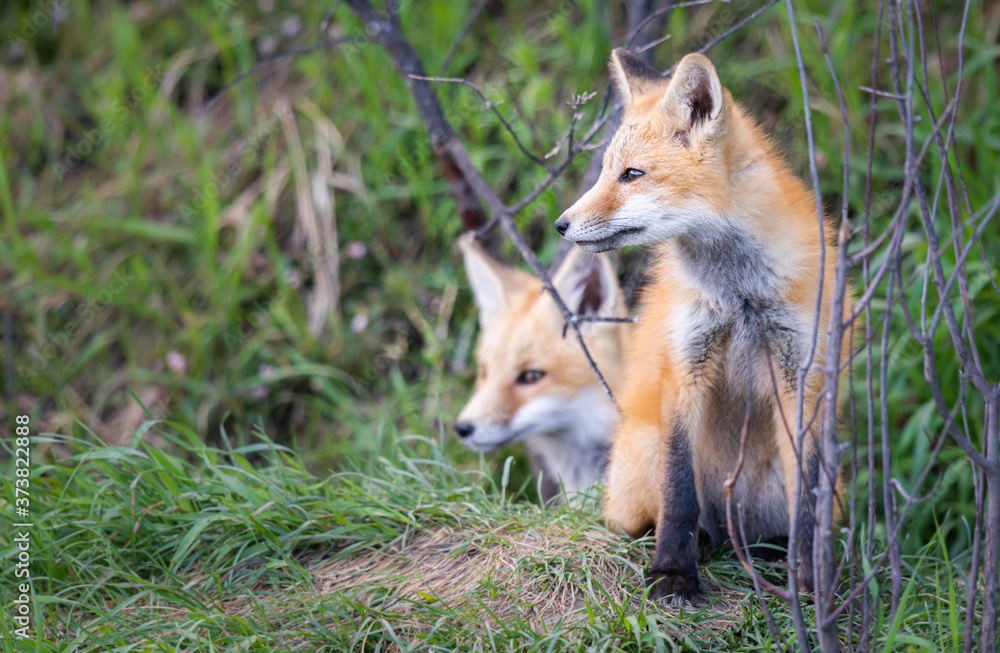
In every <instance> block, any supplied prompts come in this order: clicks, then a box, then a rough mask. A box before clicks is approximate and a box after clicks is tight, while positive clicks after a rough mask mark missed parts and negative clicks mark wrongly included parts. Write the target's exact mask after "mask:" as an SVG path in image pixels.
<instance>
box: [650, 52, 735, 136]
mask: <svg viewBox="0 0 1000 653" xmlns="http://www.w3.org/2000/svg"><path fill="white" fill-rule="evenodd" d="M725 102H726V100H725V95H724V94H723V92H722V83H721V82H720V81H719V74H718V73H717V72H716V71H715V66H713V65H712V62H711V61H709V60H708V57H706V56H704V55H701V54H689V55H687V56H686V57H684V58H683V59H681V62H680V63H679V64H678V65H677V71H676V72H675V73H674V76H673V77H671V78H670V85H669V86H668V87H667V93H666V96H665V97H664V106H665V108H666V110H667V112H668V113H669V114H670V115H671V117H672V118H673V119H674V123H675V125H676V126H677V131H678V132H679V133H680V134H682V135H685V136H686V135H687V133H688V132H691V131H692V130H694V129H700V128H701V127H702V126H705V127H708V128H709V130H710V131H714V130H715V129H716V128H717V127H718V124H719V122H720V118H721V117H722V115H723V109H724V108H725Z"/></svg>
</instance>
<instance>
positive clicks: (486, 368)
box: [455, 235, 626, 502]
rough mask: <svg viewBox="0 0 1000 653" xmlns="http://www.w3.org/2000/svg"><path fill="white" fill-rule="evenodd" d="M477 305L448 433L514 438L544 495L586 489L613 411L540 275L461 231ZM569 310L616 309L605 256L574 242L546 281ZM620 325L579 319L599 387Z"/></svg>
mask: <svg viewBox="0 0 1000 653" xmlns="http://www.w3.org/2000/svg"><path fill="white" fill-rule="evenodd" d="M459 246H460V247H461V250H462V255H463V258H464V260H465V269H466V272H467V274H468V277H469V283H470V285H471V286H472V292H473V295H474V296H475V300H476V304H477V306H478V308H479V323H480V327H481V333H480V335H479V341H478V343H477V346H476V358H477V361H478V366H479V370H478V377H477V379H476V391H475V393H474V394H473V395H472V398H471V399H469V403H467V404H466V405H465V408H463V409H462V411H461V413H460V414H459V416H458V420H457V421H456V423H455V431H456V432H457V433H458V436H459V437H460V438H461V440H462V442H464V443H465V444H467V445H468V446H469V447H471V448H473V449H476V450H480V451H495V450H497V449H499V448H501V447H504V446H507V445H509V444H512V443H514V442H517V441H519V440H524V441H525V444H526V445H527V448H528V455H529V457H530V459H531V461H532V465H533V467H534V472H535V475H536V479H537V477H538V475H541V494H542V500H543V501H545V502H549V501H552V500H553V499H554V498H557V497H558V496H559V492H560V487H561V488H562V489H563V490H565V492H566V495H567V496H572V495H573V494H575V493H577V492H579V491H581V490H586V489H587V488H588V487H589V486H591V485H592V484H593V483H595V482H596V481H597V480H599V479H600V477H601V472H602V471H603V469H604V467H605V464H606V462H607V455H608V447H609V442H610V440H611V433H612V431H613V430H614V428H615V425H616V424H617V423H618V411H617V409H616V408H615V406H614V404H612V402H611V401H610V399H609V398H608V396H607V395H606V394H605V393H604V391H603V389H602V388H601V386H600V385H599V383H598V381H597V377H596V376H595V375H594V372H593V371H592V370H591V369H590V366H589V364H588V363H587V360H586V358H585V357H584V355H583V351H582V350H581V348H580V346H579V343H578V342H577V341H576V339H575V338H573V337H572V336H571V335H567V336H566V337H564V336H563V333H564V331H563V326H564V324H563V317H562V314H561V313H560V312H559V309H558V308H557V307H556V304H555V302H554V301H553V300H552V297H551V296H550V295H549V294H548V293H546V292H543V290H542V282H541V281H540V280H539V279H538V278H536V277H534V276H532V275H530V274H527V273H525V272H522V271H520V270H517V269H515V268H511V267H508V266H505V265H502V264H500V263H498V262H496V261H495V260H493V259H492V258H491V257H490V256H489V255H488V254H487V253H486V252H485V251H484V250H483V249H482V248H481V247H479V245H477V244H476V242H475V241H474V240H473V239H472V237H471V235H469V236H465V237H463V238H462V239H461V240H460V241H459ZM552 282H553V285H554V286H555V287H556V290H557V291H558V292H559V295H560V297H562V299H563V301H564V302H566V305H567V306H568V307H569V309H570V310H571V311H574V312H576V313H577V314H579V315H598V316H602V317H617V316H621V315H624V314H625V302H624V299H623V297H622V293H621V290H620V289H619V287H618V279H617V277H616V275H615V271H614V268H613V267H612V266H611V262H610V261H609V260H608V258H607V256H604V255H599V256H595V255H593V254H588V253H586V252H583V251H581V250H579V249H577V248H574V249H573V250H572V251H571V252H570V253H569V254H568V255H567V256H566V259H565V261H564V262H563V263H562V265H561V266H560V267H559V270H558V272H556V274H555V276H554V277H553V278H552ZM625 327H626V325H622V324H619V323H609V322H591V323H585V324H584V325H583V326H582V329H583V335H584V341H585V342H586V343H587V348H588V350H589V351H590V354H591V356H593V358H594V361H595V362H596V363H597V365H598V368H599V369H600V370H601V373H602V374H603V375H604V378H605V380H606V381H607V382H608V384H609V386H610V387H611V388H612V389H614V388H616V387H617V385H618V381H619V377H620V369H621V361H622V359H623V357H624V354H623V352H624V344H625Z"/></svg>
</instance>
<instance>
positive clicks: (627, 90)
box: [610, 48, 664, 106]
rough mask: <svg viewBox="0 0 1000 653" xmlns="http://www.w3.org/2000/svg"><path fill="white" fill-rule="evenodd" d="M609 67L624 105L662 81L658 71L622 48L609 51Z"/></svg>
mask: <svg viewBox="0 0 1000 653" xmlns="http://www.w3.org/2000/svg"><path fill="white" fill-rule="evenodd" d="M610 68H611V78H612V79H613V80H615V88H616V89H617V90H618V95H619V97H620V98H621V101H622V104H624V105H625V106H628V105H630V104H632V101H633V100H634V99H635V98H636V97H637V96H639V95H643V94H645V93H648V92H649V91H651V90H653V89H655V88H656V87H657V86H660V85H662V84H663V83H664V80H663V77H661V76H660V73H659V71H657V70H656V69H655V68H653V67H652V66H650V65H649V64H647V63H646V62H645V61H643V60H642V59H640V58H639V57H637V56H635V55H634V54H632V53H631V52H629V51H628V50H626V49H624V48H617V49H615V50H614V51H613V52H612V53H611V63H610Z"/></svg>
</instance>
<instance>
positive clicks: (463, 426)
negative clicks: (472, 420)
mask: <svg viewBox="0 0 1000 653" xmlns="http://www.w3.org/2000/svg"><path fill="white" fill-rule="evenodd" d="M475 430H476V427H475V426H473V425H472V424H469V423H468V422H455V433H458V437H460V438H467V437H469V436H470V435H472V432H473V431H475Z"/></svg>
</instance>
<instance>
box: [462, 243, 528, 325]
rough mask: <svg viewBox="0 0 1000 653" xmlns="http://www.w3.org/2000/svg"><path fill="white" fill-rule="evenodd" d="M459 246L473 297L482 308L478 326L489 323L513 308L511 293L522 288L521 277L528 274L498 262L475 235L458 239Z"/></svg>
mask: <svg viewBox="0 0 1000 653" xmlns="http://www.w3.org/2000/svg"><path fill="white" fill-rule="evenodd" d="M458 247H459V249H461V250H462V259H463V260H464V261H465V273H466V275H467V276H468V277H469V285H471V286H472V296H473V297H474V298H475V300H476V306H477V307H479V323H480V324H486V323H487V322H489V321H490V320H492V319H493V318H494V317H496V315H497V313H499V312H500V311H502V310H503V309H504V308H507V307H508V306H509V305H510V297H511V293H512V292H514V291H515V290H516V289H517V288H519V287H520V286H521V281H522V277H527V276H528V275H526V274H524V273H523V272H521V271H520V270H516V269H514V268H510V267H507V266H506V265H504V264H502V263H500V262H498V261H496V260H495V259H494V258H493V257H492V256H490V255H489V254H487V253H486V250H484V249H483V248H482V247H480V246H479V244H478V243H477V242H476V239H475V234H473V233H468V234H465V235H464V236H462V237H461V238H459V239H458Z"/></svg>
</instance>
